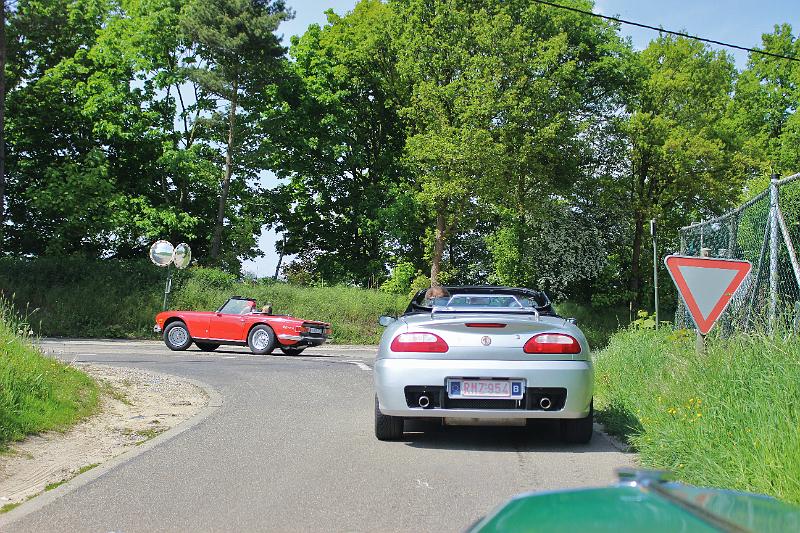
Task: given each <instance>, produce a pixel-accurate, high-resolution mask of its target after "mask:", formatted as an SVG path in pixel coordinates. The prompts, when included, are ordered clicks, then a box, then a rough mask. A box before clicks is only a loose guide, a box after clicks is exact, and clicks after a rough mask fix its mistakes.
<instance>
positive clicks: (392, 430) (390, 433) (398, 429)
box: [375, 395, 405, 440]
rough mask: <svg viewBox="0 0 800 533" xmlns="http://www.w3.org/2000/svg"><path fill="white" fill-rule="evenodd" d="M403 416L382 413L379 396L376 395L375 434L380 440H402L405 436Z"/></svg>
mask: <svg viewBox="0 0 800 533" xmlns="http://www.w3.org/2000/svg"><path fill="white" fill-rule="evenodd" d="M404 425H405V424H404V420H403V417H400V416H389V415H385V414H383V413H381V410H380V408H379V407H378V396H377V395H376V396H375V436H376V437H378V440H400V439H401V438H402V437H403V426H404Z"/></svg>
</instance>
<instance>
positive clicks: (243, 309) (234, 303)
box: [217, 299, 256, 315]
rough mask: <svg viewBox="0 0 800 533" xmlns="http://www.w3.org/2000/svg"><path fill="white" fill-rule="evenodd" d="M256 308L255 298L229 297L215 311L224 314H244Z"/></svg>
mask: <svg viewBox="0 0 800 533" xmlns="http://www.w3.org/2000/svg"><path fill="white" fill-rule="evenodd" d="M255 308H256V302H255V300H240V299H230V300H228V301H227V302H225V305H223V306H222V307H220V308H219V310H218V311H217V313H223V314H225V315H246V314H247V313H250V312H252V311H253V310H254V309H255Z"/></svg>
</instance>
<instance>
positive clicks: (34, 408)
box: [0, 300, 99, 448]
mask: <svg viewBox="0 0 800 533" xmlns="http://www.w3.org/2000/svg"><path fill="white" fill-rule="evenodd" d="M29 334H30V326H29V324H28V323H27V321H25V320H23V319H21V318H20V317H19V316H18V315H17V314H16V313H15V312H14V311H13V310H12V309H11V306H10V305H9V304H8V303H7V302H6V301H5V300H0V448H2V447H4V446H5V445H6V444H7V443H8V442H9V441H12V440H19V439H22V438H23V437H24V436H25V435H27V434H30V433H38V432H40V431H45V430H49V429H61V428H65V427H67V426H69V425H71V424H73V423H75V422H76V421H78V420H80V419H81V418H83V417H85V416H88V415H89V414H91V413H92V412H93V411H94V410H95V409H96V408H97V405H98V396H99V392H98V387H97V383H95V381H94V380H93V379H92V378H90V377H89V376H87V375H86V374H84V373H82V372H79V371H78V370H76V369H74V368H71V367H69V366H67V365H65V364H62V363H60V362H58V361H56V360H54V359H51V358H48V357H44V356H42V354H41V353H39V351H38V350H37V349H36V348H34V347H33V345H32V344H31V342H30V340H29V337H28V335H29Z"/></svg>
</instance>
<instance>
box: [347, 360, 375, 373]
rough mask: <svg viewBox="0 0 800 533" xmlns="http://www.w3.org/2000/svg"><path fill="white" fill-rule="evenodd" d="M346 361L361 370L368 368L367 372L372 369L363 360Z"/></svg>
mask: <svg viewBox="0 0 800 533" xmlns="http://www.w3.org/2000/svg"><path fill="white" fill-rule="evenodd" d="M345 363H348V364H351V365H356V366H357V367H358V368H360V369H361V370H366V371H367V372H370V371H371V370H372V369H371V368H370V367H369V366H368V365H366V364H364V363H362V362H361V361H345Z"/></svg>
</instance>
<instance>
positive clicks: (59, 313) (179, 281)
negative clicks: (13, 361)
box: [0, 257, 408, 344]
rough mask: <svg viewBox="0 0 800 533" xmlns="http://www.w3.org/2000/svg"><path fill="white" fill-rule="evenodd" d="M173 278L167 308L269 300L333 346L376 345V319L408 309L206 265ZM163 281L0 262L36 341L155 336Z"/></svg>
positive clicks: (65, 265) (90, 265)
mask: <svg viewBox="0 0 800 533" xmlns="http://www.w3.org/2000/svg"><path fill="white" fill-rule="evenodd" d="M173 274H174V277H173V284H172V293H171V294H170V298H169V305H168V307H169V308H171V309H192V310H198V311H213V310H215V309H217V308H218V307H219V306H220V305H221V304H222V303H224V302H225V300H227V299H228V298H229V297H230V296H233V295H238V296H246V297H251V298H255V299H256V300H257V301H258V303H259V305H263V304H266V303H272V306H273V309H274V311H275V312H276V313H280V314H290V315H295V316H298V317H301V318H307V319H313V320H323V321H326V322H330V323H331V324H332V325H333V342H334V343H338V344H373V343H377V342H378V339H379V338H380V334H381V332H382V329H381V328H380V327H379V326H378V317H379V316H380V315H382V314H397V313H398V312H401V311H402V310H403V309H404V308H405V306H406V305H407V304H408V298H407V297H406V296H396V295H393V294H387V293H384V292H380V291H376V290H364V289H359V288H356V287H347V286H332V287H302V286H296V285H290V284H287V283H281V282H274V281H272V280H270V279H265V280H239V279H237V278H236V277H235V276H233V275H231V274H227V273H225V272H222V271H219V270H215V269H210V268H190V269H188V270H184V271H173ZM165 279H166V271H165V270H164V269H162V268H158V267H156V266H154V265H153V264H151V263H150V262H149V261H146V260H145V261H116V260H107V261H99V260H87V259H84V258H79V257H67V258H47V257H45V258H38V259H31V260H28V259H15V258H0V292H2V293H4V294H5V295H6V296H7V297H9V298H11V297H12V296H13V301H14V302H15V304H16V305H17V306H18V307H19V308H22V309H23V310H24V309H25V308H28V309H35V313H34V314H33V315H32V318H33V320H32V325H33V327H34V330H35V331H36V333H37V334H40V335H43V336H54V337H59V336H61V337H108V338H145V339H147V338H150V339H155V338H157V337H156V336H155V335H154V334H153V324H154V322H153V318H154V317H155V315H156V313H158V312H159V311H161V307H162V301H163V298H164V293H163V291H164V282H165Z"/></svg>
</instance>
